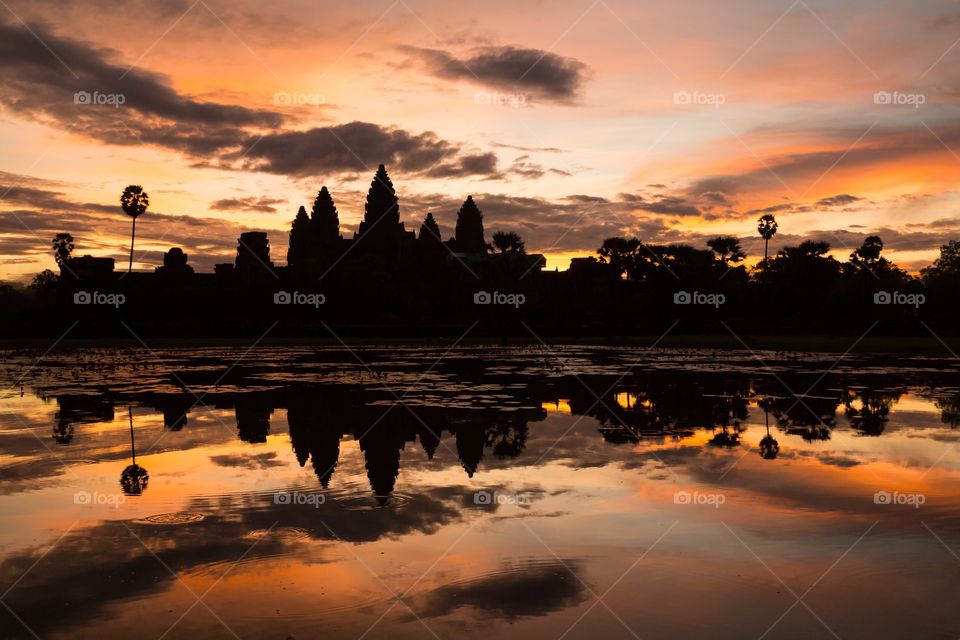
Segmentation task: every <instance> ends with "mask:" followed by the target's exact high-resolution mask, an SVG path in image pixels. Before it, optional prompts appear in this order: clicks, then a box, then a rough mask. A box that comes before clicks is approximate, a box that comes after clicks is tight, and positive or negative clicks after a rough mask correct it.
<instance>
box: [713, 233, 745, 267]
mask: <svg viewBox="0 0 960 640" xmlns="http://www.w3.org/2000/svg"><path fill="white" fill-rule="evenodd" d="M707 246H708V247H710V248H711V249H713V252H714V253H716V254H717V258H718V259H719V260H720V262H722V263H724V264H725V265H726V264H727V263H729V262H740V261H742V260H743V259H744V258H746V257H747V254H746V253H744V252H743V249H741V248H740V240H738V239H737V238H736V237H734V236H717V237H716V238H713V239H712V240H707Z"/></svg>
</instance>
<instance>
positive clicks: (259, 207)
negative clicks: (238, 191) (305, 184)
mask: <svg viewBox="0 0 960 640" xmlns="http://www.w3.org/2000/svg"><path fill="white" fill-rule="evenodd" d="M283 202H286V200H283V199H279V198H266V197H259V198H258V197H255V196H250V197H247V198H224V199H222V200H216V201H214V202H211V203H210V208H211V209H212V210H214V211H253V212H256V213H275V212H276V210H277V209H276V207H274V206H273V205H275V204H280V203H283Z"/></svg>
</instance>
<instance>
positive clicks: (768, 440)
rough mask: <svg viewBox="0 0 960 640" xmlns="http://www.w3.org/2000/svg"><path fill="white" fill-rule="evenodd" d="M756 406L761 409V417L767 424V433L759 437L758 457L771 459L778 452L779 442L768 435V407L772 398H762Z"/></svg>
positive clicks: (770, 405) (771, 402)
mask: <svg viewBox="0 0 960 640" xmlns="http://www.w3.org/2000/svg"><path fill="white" fill-rule="evenodd" d="M757 406H759V407H760V408H761V409H763V418H764V420H765V421H766V424H767V435H765V436H763V437H762V438H760V457H761V458H763V459H764V460H773V459H775V458H776V457H777V454H779V453H780V443H778V442H777V440H776V438H774V437H773V436H772V435H770V409H771V407H773V399H772V398H769V397H767V398H763V399H762V400H760V401H759V402H758V403H757Z"/></svg>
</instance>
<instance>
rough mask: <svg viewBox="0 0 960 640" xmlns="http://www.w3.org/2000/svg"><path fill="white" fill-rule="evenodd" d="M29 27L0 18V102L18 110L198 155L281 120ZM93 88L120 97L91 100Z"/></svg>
mask: <svg viewBox="0 0 960 640" xmlns="http://www.w3.org/2000/svg"><path fill="white" fill-rule="evenodd" d="M33 30H34V31H35V32H36V36H35V35H33V34H32V33H31V32H30V31H28V30H27V29H25V28H23V27H22V26H20V25H15V24H11V23H8V22H0V59H2V60H3V61H4V82H3V84H2V85H0V104H3V105H4V106H5V107H6V108H7V109H9V110H10V111H12V112H14V113H16V114H19V115H21V116H24V117H28V118H31V119H33V120H37V121H40V122H44V123H48V124H53V125H55V126H58V127H60V128H64V129H67V130H69V131H71V132H73V133H75V134H78V135H82V136H85V137H88V138H93V139H96V140H100V141H102V142H105V143H109V144H141V143H153V144H158V145H160V146H164V147H168V148H172V149H176V150H179V151H183V152H186V153H190V154H198V155H199V154H207V153H212V152H215V151H217V150H220V149H224V148H227V147H230V146H233V145H236V144H237V142H238V140H239V139H241V138H242V132H243V131H244V130H246V129H248V128H251V127H268V128H269V127H276V126H279V124H280V123H281V120H282V119H281V116H280V115H279V114H277V113H275V112H271V111H265V110H259V109H249V108H246V107H241V106H237V105H228V104H220V103H216V102H201V101H199V100H196V99H194V98H192V97H190V96H187V95H184V94H181V93H179V92H177V91H176V90H175V89H173V88H172V86H171V84H170V81H169V80H168V79H167V78H166V77H164V76H161V75H159V74H155V73H151V72H149V71H145V70H143V69H140V68H138V67H133V68H130V69H127V68H126V67H124V66H122V65H120V64H116V63H114V62H111V61H112V60H114V59H116V58H117V53H116V52H114V51H112V50H109V49H104V48H95V47H93V46H91V45H89V44H85V43H81V42H78V41H75V40H72V39H69V38H62V37H58V36H56V35H54V34H52V33H50V32H49V31H48V30H47V29H46V28H44V27H42V26H36V27H34V28H33ZM48 47H49V48H48ZM75 96H80V98H79V103H78V101H77V99H75ZM97 96H104V98H103V99H104V100H107V98H106V97H107V96H113V97H114V98H110V99H111V100H113V101H114V102H119V101H122V104H118V105H117V106H112V104H105V103H100V104H94V102H97ZM116 96H120V98H119V99H118V98H116ZM86 98H89V100H87V103H84V100H85V99H86Z"/></svg>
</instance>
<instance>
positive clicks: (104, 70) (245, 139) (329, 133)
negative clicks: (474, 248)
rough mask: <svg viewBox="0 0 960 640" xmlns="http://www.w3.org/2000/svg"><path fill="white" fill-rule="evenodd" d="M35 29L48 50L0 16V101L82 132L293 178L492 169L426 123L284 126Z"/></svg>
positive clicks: (493, 161)
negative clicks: (0, 67) (387, 169)
mask: <svg viewBox="0 0 960 640" xmlns="http://www.w3.org/2000/svg"><path fill="white" fill-rule="evenodd" d="M37 36H38V37H39V38H40V39H42V40H43V42H44V43H46V44H47V45H48V46H49V47H50V49H51V50H52V51H54V52H56V55H54V54H52V53H51V51H50V50H48V49H47V48H46V46H44V44H43V43H41V42H39V41H38V39H37V37H34V36H33V35H31V33H30V32H29V31H27V30H26V29H24V28H22V27H20V26H17V25H12V24H9V23H0V59H3V60H4V75H5V77H4V83H3V85H2V86H0V104H2V105H4V106H5V107H6V108H7V109H9V110H10V111H12V112H14V113H16V114H18V115H20V116H22V117H26V118H30V119H33V120H36V121H40V122H43V123H45V124H50V125H53V126H56V127H59V128H62V129H66V130H68V131H70V132H72V133H74V134H77V135H81V136H84V137H86V138H90V139H94V140H98V141H100V142H103V143H106V144H120V145H137V144H147V145H157V146H160V147H164V148H167V149H172V150H175V151H178V152H181V153H183V154H185V155H187V156H189V157H192V158H196V159H197V163H196V166H216V167H219V168H227V169H245V170H250V171H264V172H267V173H276V174H283V175H288V176H294V177H301V176H307V175H313V174H316V173H330V172H363V171H368V170H370V167H376V166H377V165H378V164H381V163H384V164H387V165H388V166H392V167H396V168H399V169H401V170H403V171H405V172H407V173H411V174H423V175H427V176H430V177H454V176H478V175H479V176H486V177H495V176H498V175H499V171H498V169H497V164H498V161H497V157H496V155H495V154H493V153H489V152H488V153H482V152H478V151H475V150H472V149H469V148H467V147H465V146H463V145H461V144H458V143H455V142H451V141H448V140H444V139H442V138H440V137H439V136H437V135H436V134H435V133H433V132H430V131H427V132H422V133H414V132H410V131H407V130H405V129H402V128H399V127H391V126H381V125H377V124H373V123H369V122H356V121H355V122H350V123H346V124H340V125H334V126H327V127H317V128H312V129H308V130H288V129H285V128H284V122H285V121H284V118H283V116H281V114H279V113H277V112H274V111H269V110H263V109H250V108H247V107H242V106H237V105H232V104H223V103H218V102H204V101H200V100H197V99H195V98H193V97H191V96H188V95H185V94H182V93H179V92H177V91H176V90H175V89H173V88H172V86H171V83H170V81H169V80H168V79H167V78H166V77H164V76H161V75H159V74H155V73H151V72H148V71H145V70H142V69H140V68H139V67H132V68H130V69H127V68H126V67H124V66H122V65H120V64H117V63H115V62H112V61H113V60H114V59H115V58H117V53H116V52H114V51H112V50H108V49H103V48H95V47H93V46H91V45H88V44H85V43H81V42H77V41H75V40H71V39H68V38H62V37H58V36H56V35H54V34H52V33H50V32H49V31H48V30H46V29H44V28H42V27H38V28H37ZM58 57H59V58H60V60H58ZM61 60H62V62H61ZM78 92H81V93H80V95H81V96H83V99H82V100H81V102H83V101H84V100H85V101H87V102H89V103H87V104H82V103H81V104H78V103H77V102H76V100H75V95H77V94H78ZM96 96H101V97H104V96H106V97H110V96H113V97H114V98H110V99H113V100H115V101H117V100H118V99H117V98H116V96H120V98H119V101H122V104H118V105H117V106H112V105H110V104H94V103H96V102H97V98H96ZM104 99H107V98H104ZM267 206H269V205H267Z"/></svg>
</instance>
